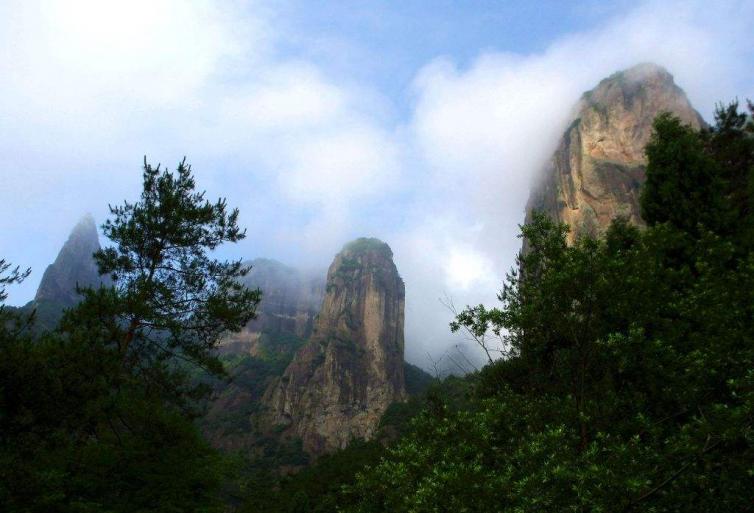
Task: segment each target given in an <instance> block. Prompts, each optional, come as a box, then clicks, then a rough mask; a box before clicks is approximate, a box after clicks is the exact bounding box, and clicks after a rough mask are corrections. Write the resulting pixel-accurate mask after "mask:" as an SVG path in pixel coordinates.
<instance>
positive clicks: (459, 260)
mask: <svg viewBox="0 0 754 513" xmlns="http://www.w3.org/2000/svg"><path fill="white" fill-rule="evenodd" d="M752 19H754V0H747V1H709V0H707V1H688V2H679V1H673V0H665V1H651V0H650V1H643V2H642V1H631V2H627V1H626V2H624V1H616V2H606V1H584V2H568V1H541V2H529V1H521V2H518V1H491V0H490V1H482V0H479V1H472V0H469V1H455V2H452V1H446V0H432V1H430V0H425V1H422V2H420V1H417V0H394V1H381V2H380V1H359V0H352V1H330V2H325V1H313V0H310V1H304V0H277V1H265V0H256V1H240V0H222V1H220V0H217V1H213V0H197V1H191V0H130V1H129V2H123V1H118V2H115V1H108V0H0V155H1V156H2V158H0V258H5V259H6V260H9V261H11V262H13V263H14V264H19V265H22V266H29V267H31V268H32V271H33V273H32V275H31V277H30V278H29V279H28V280H27V281H26V282H25V283H23V284H22V285H20V286H17V287H14V288H13V289H11V290H10V297H9V303H11V304H16V305H20V304H24V303H26V302H27V301H29V300H30V299H31V298H32V297H33V295H34V292H35V290H36V286H37V285H38V283H39V279H40V278H41V276H42V273H43V272H44V269H45V267H46V266H47V265H48V264H49V263H51V262H52V261H53V260H54V259H55V256H56V254H57V252H58V250H59V249H60V247H61V245H62V244H63V242H64V241H65V240H66V238H67V236H68V233H69V232H70V230H71V229H72V227H73V226H74V225H75V224H76V222H77V221H78V219H79V218H80V217H81V216H82V215H84V214H85V213H87V212H89V213H91V214H92V215H94V217H95V219H96V220H97V221H98V222H100V223H101V222H102V221H103V220H104V219H105V218H106V217H107V215H108V204H115V203H120V202H122V201H123V200H124V199H129V200H135V199H136V198H137V197H138V193H139V190H140V185H141V183H140V180H141V164H142V161H143V158H144V156H146V157H147V159H148V160H149V161H150V162H151V163H154V164H156V163H162V164H163V165H166V166H169V167H171V168H173V167H175V166H176V165H177V163H178V161H179V160H180V159H181V158H183V157H184V156H186V157H187V160H188V162H189V163H190V164H192V166H193V169H194V172H195V175H196V178H197V183H198V185H199V187H200V188H202V189H206V191H207V195H208V197H210V198H215V197H219V196H222V197H226V198H227V200H228V204H229V205H231V206H235V207H238V208H239V209H240V211H241V216H240V222H241V224H242V225H243V226H245V227H246V228H247V230H248V231H247V238H246V239H245V240H244V241H242V242H241V243H239V244H237V245H234V246H233V247H226V248H223V249H222V251H221V252H220V256H221V257H223V258H243V259H251V258H255V257H269V258H275V259H278V260H280V261H282V262H284V263H287V264H290V265H294V266H298V267H301V268H305V269H310V270H316V269H322V270H324V269H325V268H326V267H327V265H328V264H329V262H330V261H331V260H332V257H333V256H334V254H335V253H337V251H338V250H339V249H340V248H341V247H342V246H343V245H344V244H345V243H346V242H347V241H349V240H351V239H353V238H355V237H359V236H373V237H379V238H381V239H382V240H384V241H386V242H387V243H388V244H390V246H391V247H392V249H393V252H394V255H395V262H396V265H397V266H398V269H399V272H400V273H401V275H402V276H403V278H404V281H405V283H406V357H407V359H408V360H409V361H411V362H413V363H416V364H419V365H421V366H423V367H427V366H428V362H429V361H431V360H430V359H434V360H437V359H439V358H440V357H441V356H442V355H443V354H444V353H445V352H446V351H448V350H452V349H453V348H454V347H455V346H456V345H458V344H464V343H465V340H464V339H463V338H462V337H458V336H452V335H451V334H450V333H449V330H448V322H449V321H450V320H451V317H452V315H451V314H450V312H448V310H447V309H446V308H445V306H443V304H442V302H441V298H450V299H452V301H453V303H454V304H456V305H457V306H463V305H466V304H478V303H485V304H488V305H494V304H495V296H496V293H497V291H498V290H499V289H500V288H501V285H502V282H503V279H504V276H505V273H506V272H507V271H508V270H509V269H510V268H511V266H512V265H513V262H514V259H515V254H516V252H517V251H518V250H519V248H520V240H519V239H518V238H517V234H518V225H519V224H520V223H521V222H522V221H523V217H524V206H525V203H526V200H527V197H528V194H529V189H530V186H531V182H532V180H533V179H534V177H536V176H537V173H538V172H540V171H541V169H542V168H543V167H544V165H545V163H546V162H547V159H548V158H549V156H550V155H551V154H552V151H553V150H554V148H555V146H556V144H557V140H558V137H559V136H560V135H561V134H562V132H563V129H564V127H565V125H566V123H567V121H568V117H569V115H570V113H571V111H572V108H573V106H574V104H575V102H576V101H577V100H578V98H579V96H580V95H581V93H582V92H584V91H586V90H588V89H591V88H592V87H594V85H596V83H597V82H599V80H600V79H602V78H604V77H606V76H608V75H610V74H612V73H613V72H615V71H618V70H620V69H624V68H626V67H629V66H632V65H634V64H637V63H640V62H646V61H652V62H655V63H657V64H660V65H663V66H665V67H666V68H667V69H668V70H669V71H670V72H671V73H672V74H673V75H674V77H675V80H676V83H677V84H678V85H680V86H681V87H682V88H683V89H684V90H685V91H686V93H687V94H688V96H689V98H690V100H691V102H692V104H693V105H694V106H695V107H696V108H697V110H699V112H700V113H701V114H702V115H703V116H704V117H705V118H706V119H708V120H709V119H711V116H712V112H713V110H714V106H715V104H716V102H720V101H726V102H727V101H730V100H732V99H735V98H739V99H742V100H743V99H745V98H754V73H752V70H754V31H752V30H751V25H750V21H751V20H752ZM105 242H106V241H103V243H105ZM323 272H324V271H323Z"/></svg>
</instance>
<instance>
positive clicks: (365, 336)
mask: <svg viewBox="0 0 754 513" xmlns="http://www.w3.org/2000/svg"><path fill="white" fill-rule="evenodd" d="M392 256H393V253H392V251H391V250H390V247H389V246H388V245H387V244H385V243H384V242H381V241H379V240H377V239H357V240H355V241H353V242H351V243H349V244H347V245H346V246H345V247H344V248H343V250H342V251H341V252H340V253H339V254H338V255H337V256H336V257H335V260H334V261H333V263H332V265H331V266H330V269H329V270H328V273H327V286H326V293H325V297H324V300H323V303H322V308H321V310H320V313H319V316H318V319H317V323H316V327H315V330H314V334H313V335H312V337H311V339H310V340H309V341H308V342H307V343H306V345H304V346H303V347H302V348H301V349H300V350H299V351H298V352H297V353H296V355H295V356H294V358H293V361H292V362H291V364H290V365H289V366H288V368H287V369H286V370H285V373H284V374H283V376H282V377H281V378H280V379H279V380H277V382H276V383H275V384H274V385H273V386H272V387H271V388H270V389H268V392H267V393H266V395H265V404H266V406H267V407H268V408H269V411H268V414H267V416H268V422H269V423H270V424H272V425H273V426H275V430H278V431H279V430H284V431H285V432H286V433H287V434H289V435H290V436H297V437H300V438H301V439H302V441H303V448H304V449H305V450H306V451H307V452H308V453H310V454H313V455H319V454H323V453H327V452H332V451H334V450H336V449H341V448H344V447H345V446H346V445H347V444H348V443H349V442H350V441H351V440H352V439H356V438H362V439H370V438H371V437H372V436H373V435H374V434H375V432H376V430H377V427H378V424H379V420H380V417H381V416H382V414H383V413H384V412H385V410H386V409H387V408H388V406H389V405H390V404H391V403H393V402H396V401H401V400H403V399H405V397H406V392H405V383H404V368H403V349H404V340H403V321H404V311H403V310H404V301H405V299H404V298H405V288H404V284H403V280H402V279H401V277H400V276H399V274H398V270H397V269H396V267H395V264H394V263H393V259H392Z"/></svg>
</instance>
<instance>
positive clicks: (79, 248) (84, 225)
mask: <svg viewBox="0 0 754 513" xmlns="http://www.w3.org/2000/svg"><path fill="white" fill-rule="evenodd" d="M99 249H100V245H99V236H98V235H97V227H96V226H95V224H94V218H92V216H91V215H89V214H87V215H85V216H84V217H83V218H81V220H80V221H79V222H78V224H76V226H75V227H74V228H73V231H72V232H71V234H70V235H69V236H68V240H67V241H66V243H65V244H63V247H62V248H61V250H60V252H59V253H58V256H57V258H56V259H55V262H53V263H52V264H50V265H49V266H47V269H46V270H45V272H44V275H43V276H42V281H41V282H40V283H39V288H38V289H37V294H36V296H35V297H34V302H35V303H42V302H49V303H53V304H57V305H60V306H63V307H70V306H73V305H75V304H76V303H78V301H79V299H80V296H79V294H78V293H77V292H76V286H77V285H78V286H79V287H82V288H84V287H97V286H99V285H100V283H103V282H109V281H108V280H107V277H104V278H103V277H100V275H99V272H98V270H97V264H96V263H95V261H94V258H93V256H92V255H93V254H94V252H96V251H98V250H99Z"/></svg>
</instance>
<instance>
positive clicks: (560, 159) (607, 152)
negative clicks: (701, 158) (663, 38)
mask: <svg viewBox="0 0 754 513" xmlns="http://www.w3.org/2000/svg"><path fill="white" fill-rule="evenodd" d="M666 111H668V112H671V113H673V114H675V115H676V116H678V117H679V118H680V119H681V120H682V121H683V122H684V123H687V124H689V125H691V126H693V127H694V128H699V127H701V126H702V125H704V121H703V120H702V118H701V116H700V115H699V113H697V112H696V111H695V110H694V109H693V108H692V106H691V104H690V103H689V101H688V99H687V98H686V95H685V93H684V92H683V91H682V90H681V89H680V88H679V87H678V86H677V85H676V84H675V82H674V81H673V77H672V75H670V73H668V72H667V71H666V70H665V69H663V68H661V67H659V66H657V65H654V64H640V65H638V66H634V67H633V68H630V69H627V70H625V71H622V72H619V73H616V74H614V75H612V76H610V77H608V78H606V79H604V80H603V81H602V82H600V83H599V85H597V87H595V88H594V89H592V90H591V91H588V92H586V93H584V95H583V96H582V98H581V100H580V101H579V103H578V104H577V105H576V108H575V112H576V113H575V115H574V117H573V120H572V122H571V123H570V125H569V126H568V128H567V129H566V131H565V133H564V134H563V137H562V139H561V141H560V144H559V146H558V148H557V150H556V151H555V154H554V155H553V157H552V160H551V162H550V163H549V165H548V166H547V168H546V169H545V172H544V174H543V175H542V178H541V182H540V183H539V184H538V186H537V187H535V188H534V190H533V192H532V194H531V196H530V198H529V202H528V204H527V208H526V211H527V221H529V220H530V218H531V211H532V209H536V210H542V211H544V212H546V213H547V214H548V215H549V216H550V217H552V218H553V219H556V220H558V221H561V222H565V223H567V224H568V225H569V226H570V227H571V232H570V234H569V242H573V241H574V240H575V238H576V237H578V236H579V235H582V234H589V235H598V234H601V233H603V232H604V231H605V230H606V229H607V227H608V225H609V224H610V222H611V221H612V219H613V218H615V217H617V216H624V217H626V218H628V219H629V220H630V221H631V222H633V223H636V224H639V225H640V224H642V221H641V216H640V208H639V190H640V187H641V185H642V184H643V183H644V177H645V175H644V172H645V165H646V158H645V155H644V147H645V146H646V144H647V142H648V141H649V138H650V136H651V134H652V123H653V121H654V119H655V117H657V115H658V114H660V113H662V112H666Z"/></svg>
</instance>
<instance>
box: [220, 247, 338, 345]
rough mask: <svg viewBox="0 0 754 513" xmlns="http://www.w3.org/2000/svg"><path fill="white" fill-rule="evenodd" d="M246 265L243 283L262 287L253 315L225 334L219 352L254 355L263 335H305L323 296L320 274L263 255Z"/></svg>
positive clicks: (323, 285)
mask: <svg viewBox="0 0 754 513" xmlns="http://www.w3.org/2000/svg"><path fill="white" fill-rule="evenodd" d="M247 264H249V265H251V271H250V272H249V274H247V275H246V276H245V277H244V279H243V283H244V285H246V286H247V287H249V288H251V289H256V288H259V289H261V290H262V301H261V303H260V304H259V307H258V308H257V318H256V319H254V320H253V321H251V322H250V323H249V324H248V325H247V326H246V327H245V328H244V329H243V330H241V331H240V332H238V333H233V334H231V335H229V336H228V337H226V338H225V339H224V340H223V342H222V345H221V351H222V352H223V353H246V354H250V355H252V356H257V355H258V353H259V351H260V337H261V336H262V335H263V334H267V335H269V336H277V335H285V336H292V337H297V338H299V339H302V340H303V339H306V338H309V336H310V335H311V334H312V331H313V329H314V318H315V317H316V315H317V313H318V312H319V308H320V306H321V303H322V298H323V297H324V295H325V280H324V273H323V276H316V277H315V276H313V275H311V276H310V275H308V274H307V273H304V272H302V271H299V270H297V269H294V268H292V267H288V266H287V265H285V264H282V263H280V262H278V261H276V260H270V259H267V258H257V259H255V260H252V261H251V262H247Z"/></svg>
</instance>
